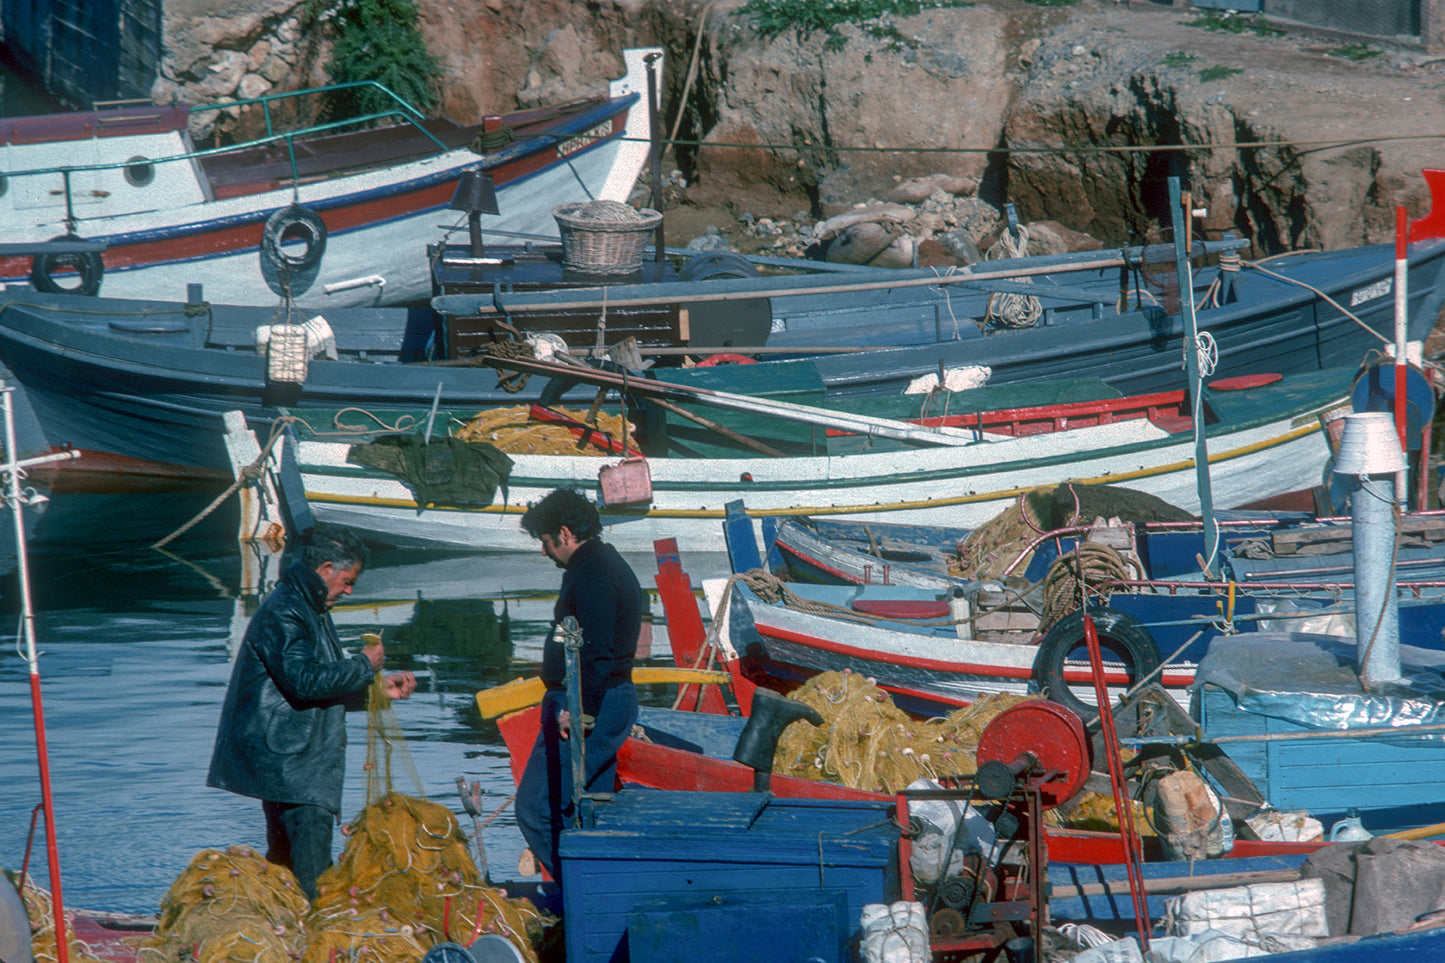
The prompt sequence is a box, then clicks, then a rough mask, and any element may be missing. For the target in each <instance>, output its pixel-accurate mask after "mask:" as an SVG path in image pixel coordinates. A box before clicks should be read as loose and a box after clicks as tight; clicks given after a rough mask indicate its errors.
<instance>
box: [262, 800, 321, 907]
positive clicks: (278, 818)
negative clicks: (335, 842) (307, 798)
mask: <svg viewBox="0 0 1445 963" xmlns="http://www.w3.org/2000/svg"><path fill="white" fill-rule="evenodd" d="M261 809H262V811H264V812H265V813H266V861H267V862H268V863H275V864H276V865H278V866H285V867H286V868H287V869H289V870H291V872H293V873H295V874H296V882H298V883H300V884H301V891H302V892H303V893H305V894H306V898H307V899H310V900H314V899H315V898H316V877H318V876H320V875H321V874H322V873H324V872H325V871H326V869H327V868H328V867H329V866H330V865H331V827H332V826H333V825H335V823H336V817H335V816H333V815H332V814H331V813H330V812H328V811H327V810H326V809H324V808H322V807H321V806H310V805H306V804H304V803H279V802H271V801H269V800H265V801H262V803H261Z"/></svg>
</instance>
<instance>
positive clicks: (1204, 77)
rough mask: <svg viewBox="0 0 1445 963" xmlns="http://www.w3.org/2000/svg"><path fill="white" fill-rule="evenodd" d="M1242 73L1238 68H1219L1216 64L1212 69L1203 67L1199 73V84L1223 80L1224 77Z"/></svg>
mask: <svg viewBox="0 0 1445 963" xmlns="http://www.w3.org/2000/svg"><path fill="white" fill-rule="evenodd" d="M1242 73H1244V71H1243V70H1240V69H1239V68H1238V67H1221V66H1219V65H1217V64H1216V65H1215V66H1213V67H1205V68H1204V69H1203V70H1201V71H1199V82H1200V83H1205V84H1207V83H1209V82H1210V81H1211V80H1223V79H1224V78H1225V77H1233V76H1234V75H1235V74H1242Z"/></svg>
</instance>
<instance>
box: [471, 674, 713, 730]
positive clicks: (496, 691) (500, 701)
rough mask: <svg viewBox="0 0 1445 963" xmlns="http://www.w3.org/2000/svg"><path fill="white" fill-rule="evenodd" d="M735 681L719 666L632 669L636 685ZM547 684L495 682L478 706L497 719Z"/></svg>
mask: <svg viewBox="0 0 1445 963" xmlns="http://www.w3.org/2000/svg"><path fill="white" fill-rule="evenodd" d="M731 681H732V677H731V676H730V675H728V674H727V673H726V672H719V671H717V670H715V669H680V668H675V667H673V666H658V665H639V666H636V667H635V668H633V670H632V682H633V684H634V685H665V684H669V683H676V684H679V685H684V684H690V685H698V684H713V685H725V684H726V683H728V682H731ZM546 691H547V686H546V685H545V684H543V682H542V680H541V679H537V678H531V679H513V680H512V681H511V682H507V683H504V684H502V685H497V686H492V687H491V688H490V689H483V690H482V691H481V692H478V693H477V708H478V709H479V710H480V711H481V713H482V718H483V719H495V718H497V717H498V716H504V715H506V714H507V713H509V712H516V711H518V710H519V709H526V708H528V707H529V706H534V705H536V704H537V703H539V702H541V701H542V695H543V693H545V692H546Z"/></svg>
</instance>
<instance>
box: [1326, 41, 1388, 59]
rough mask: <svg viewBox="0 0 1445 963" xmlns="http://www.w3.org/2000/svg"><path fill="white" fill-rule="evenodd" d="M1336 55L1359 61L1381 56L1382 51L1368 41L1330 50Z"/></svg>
mask: <svg viewBox="0 0 1445 963" xmlns="http://www.w3.org/2000/svg"><path fill="white" fill-rule="evenodd" d="M1330 54H1331V55H1333V56H1336V57H1344V58H1345V59H1346V60H1353V61H1355V62H1356V63H1358V62H1359V61H1361V60H1369V59H1370V58H1371V57H1378V56H1380V51H1379V50H1378V49H1376V48H1375V47H1371V46H1370V45H1369V44H1367V43H1352V44H1346V45H1345V46H1343V47H1336V48H1335V49H1334V50H1331V51H1330Z"/></svg>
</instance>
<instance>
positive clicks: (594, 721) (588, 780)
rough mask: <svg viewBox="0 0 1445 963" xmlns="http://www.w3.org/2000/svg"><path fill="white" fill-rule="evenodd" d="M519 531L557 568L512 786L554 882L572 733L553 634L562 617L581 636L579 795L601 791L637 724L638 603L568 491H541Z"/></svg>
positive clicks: (632, 583) (525, 829)
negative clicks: (534, 724)
mask: <svg viewBox="0 0 1445 963" xmlns="http://www.w3.org/2000/svg"><path fill="white" fill-rule="evenodd" d="M522 528H523V529H525V530H526V532H527V534H529V535H531V536H532V537H533V538H536V539H538V540H540V541H541V543H542V551H543V553H545V554H546V556H547V557H548V558H550V559H551V560H552V561H554V562H556V563H557V566H558V567H559V568H562V569H565V570H566V572H565V574H564V575H563V576H562V588H561V590H560V591H559V593H558V595H557V605H556V607H555V608H554V609H553V611H552V626H553V631H552V632H551V633H549V634H548V636H547V642H546V645H545V646H544V648H543V650H542V681H543V682H545V683H546V685H547V693H546V695H545V696H544V697H543V699H542V729H541V731H540V732H539V733H538V734H537V742H536V744H535V745H534V746H533V747H532V754H531V756H530V757H529V758H528V760H527V768H526V771H525V772H524V773H523V774H522V781H521V783H520V784H519V785H518V786H517V802H516V808H517V824H518V826H520V827H521V830H522V836H523V837H524V838H525V839H526V840H527V845H528V846H529V847H531V851H532V855H533V856H535V857H536V859H537V861H538V862H540V863H541V865H542V866H543V867H544V868H545V869H546V870H547V872H548V873H549V874H551V876H552V878H553V879H558V878H559V876H558V872H559V870H560V868H561V867H560V865H559V859H558V855H557V844H558V840H559V838H560V836H561V832H562V827H563V825H564V824H565V823H566V821H567V820H569V819H570V818H571V816H572V765H571V754H570V752H569V751H568V750H567V746H566V741H567V740H568V739H569V738H570V737H571V736H572V735H573V734H574V733H576V732H577V731H578V730H579V726H578V725H574V720H572V719H571V718H570V717H569V714H568V712H567V653H566V649H565V648H564V646H563V643H562V641H561V638H560V637H559V634H558V632H557V631H556V627H557V626H558V625H559V624H560V623H561V622H562V620H563V619H564V618H566V617H567V616H569V615H571V616H573V617H575V618H576V619H577V625H578V627H579V628H580V629H581V630H582V651H581V653H580V657H579V664H580V670H581V671H580V675H581V685H582V719H581V720H580V731H581V732H582V733H583V738H584V740H585V741H584V743H583V747H584V753H583V755H584V761H585V763H586V770H585V772H584V774H583V777H584V778H583V791H584V792H611V791H612V790H613V787H614V785H615V783H616V781H617V750H618V749H619V748H620V747H621V746H622V743H623V740H625V739H626V738H627V735H628V733H629V732H631V731H632V724H633V723H634V722H636V721H637V690H636V689H635V688H634V687H633V685H632V660H633V657H634V656H635V655H636V654H637V635H638V632H639V631H640V630H641V628H642V612H643V608H644V601H643V595H642V587H641V586H640V585H639V584H638V582H637V576H636V575H634V574H633V572H632V569H631V568H630V567H628V565H627V563H626V562H625V561H623V559H622V556H621V555H619V554H618V553H617V550H616V549H615V548H613V547H612V546H611V545H608V544H607V543H606V542H603V541H601V539H600V538H599V536H600V535H601V534H602V522H601V520H600V519H599V518H598V516H597V509H596V508H595V507H593V505H592V503H591V502H590V501H588V500H587V499H586V498H585V497H583V496H582V495H581V494H580V493H578V492H576V491H573V490H571V489H568V488H559V489H557V490H556V491H552V492H549V493H548V494H547V496H546V497H545V498H543V499H542V500H541V501H539V502H537V503H536V504H535V505H533V506H531V507H530V508H528V509H527V511H526V513H525V514H524V515H523V516H522Z"/></svg>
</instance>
